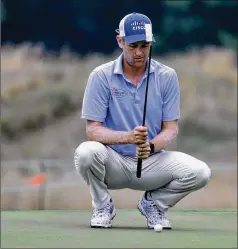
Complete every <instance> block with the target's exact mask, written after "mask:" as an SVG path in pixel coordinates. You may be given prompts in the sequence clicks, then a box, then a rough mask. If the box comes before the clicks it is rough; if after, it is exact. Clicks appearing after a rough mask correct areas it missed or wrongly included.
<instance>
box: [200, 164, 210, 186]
mask: <svg viewBox="0 0 238 249" xmlns="http://www.w3.org/2000/svg"><path fill="white" fill-rule="evenodd" d="M196 178H197V181H196V185H197V187H198V188H202V187H205V186H206V185H207V184H208V182H209V181H210V179H211V170H210V168H209V167H208V165H207V164H206V163H205V162H202V161H199V165H198V171H197V177H196Z"/></svg>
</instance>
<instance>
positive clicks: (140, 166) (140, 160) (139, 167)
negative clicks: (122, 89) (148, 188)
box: [136, 45, 152, 178]
mask: <svg viewBox="0 0 238 249" xmlns="http://www.w3.org/2000/svg"><path fill="white" fill-rule="evenodd" d="M151 52H152V45H151V46H150V53H149V62H148V74H147V81H146V90H145V102H144V112H143V121H142V126H144V125H145V117H146V106H147V95H148V86H149V79H150V62H151ZM141 168H142V159H141V158H138V162H137V172H136V176H137V178H140V177H141Z"/></svg>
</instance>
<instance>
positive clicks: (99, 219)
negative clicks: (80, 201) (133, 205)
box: [90, 200, 116, 228]
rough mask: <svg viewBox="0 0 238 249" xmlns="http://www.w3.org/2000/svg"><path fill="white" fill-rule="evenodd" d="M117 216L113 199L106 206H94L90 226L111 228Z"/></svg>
mask: <svg viewBox="0 0 238 249" xmlns="http://www.w3.org/2000/svg"><path fill="white" fill-rule="evenodd" d="M115 216H116V208H115V207H114V204H113V202H112V200H110V202H108V204H107V205H106V206H105V207H104V208H101V209H96V208H93V215H92V218H91V223H90V226H91V227H92V228H110V227H112V220H113V218H114V217H115Z"/></svg>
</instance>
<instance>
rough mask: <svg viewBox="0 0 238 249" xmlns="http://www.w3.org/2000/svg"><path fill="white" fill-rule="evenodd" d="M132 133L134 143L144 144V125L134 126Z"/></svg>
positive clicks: (146, 133)
mask: <svg viewBox="0 0 238 249" xmlns="http://www.w3.org/2000/svg"><path fill="white" fill-rule="evenodd" d="M132 133H133V140H134V144H144V143H146V141H147V137H148V132H147V127H145V126H136V127H135V128H134V130H133V131H132Z"/></svg>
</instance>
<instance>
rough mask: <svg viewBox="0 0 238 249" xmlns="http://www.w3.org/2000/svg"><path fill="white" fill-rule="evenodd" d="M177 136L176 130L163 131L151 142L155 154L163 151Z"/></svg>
mask: <svg viewBox="0 0 238 249" xmlns="http://www.w3.org/2000/svg"><path fill="white" fill-rule="evenodd" d="M177 135H178V129H164V130H162V131H161V132H160V133H159V134H158V135H157V136H156V137H155V138H153V139H152V140H151V142H152V143H153V144H154V145H155V152H156V151H161V150H163V149H165V148H166V147H167V146H168V145H169V144H170V143H171V142H172V141H173V140H174V139H175V138H176V136H177Z"/></svg>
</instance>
